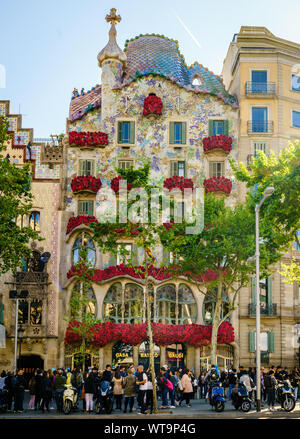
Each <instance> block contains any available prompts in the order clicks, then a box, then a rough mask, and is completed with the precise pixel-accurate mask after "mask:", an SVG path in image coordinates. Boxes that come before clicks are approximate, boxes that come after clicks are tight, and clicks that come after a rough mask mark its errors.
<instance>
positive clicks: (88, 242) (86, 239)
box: [72, 233, 96, 267]
mask: <svg viewBox="0 0 300 439" xmlns="http://www.w3.org/2000/svg"><path fill="white" fill-rule="evenodd" d="M82 245H84V246H85V247H86V248H87V251H88V253H87V257H88V262H89V265H90V267H95V263H96V250H95V245H94V243H93V240H92V239H91V237H90V236H89V235H88V234H87V233H81V234H80V235H78V237H77V239H76V240H75V242H74V244H73V247H72V264H77V263H78V262H79V250H80V247H81V246H82Z"/></svg>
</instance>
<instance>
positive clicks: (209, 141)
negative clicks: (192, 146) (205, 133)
mask: <svg viewBox="0 0 300 439" xmlns="http://www.w3.org/2000/svg"><path fill="white" fill-rule="evenodd" d="M202 143H203V151H204V152H207V151H211V150H212V149H223V151H225V152H230V151H231V150H232V138H231V137H228V136H224V134H220V135H218V136H209V137H205V138H204V139H203V140H202Z"/></svg>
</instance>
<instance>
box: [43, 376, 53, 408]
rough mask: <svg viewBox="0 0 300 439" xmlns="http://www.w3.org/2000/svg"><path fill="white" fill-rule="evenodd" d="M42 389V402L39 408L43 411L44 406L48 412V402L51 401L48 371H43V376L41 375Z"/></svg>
mask: <svg viewBox="0 0 300 439" xmlns="http://www.w3.org/2000/svg"><path fill="white" fill-rule="evenodd" d="M41 384H42V386H41V387H42V391H41V397H42V402H41V406H40V409H41V411H42V412H44V407H46V410H47V412H49V411H50V410H49V403H50V401H51V397H52V383H51V379H50V373H49V371H48V372H44V374H43V376H42V383H41Z"/></svg>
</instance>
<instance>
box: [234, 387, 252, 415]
mask: <svg viewBox="0 0 300 439" xmlns="http://www.w3.org/2000/svg"><path fill="white" fill-rule="evenodd" d="M231 402H232V405H233V406H234V408H235V409H236V410H238V409H241V410H242V411H243V412H244V413H247V412H249V410H250V409H251V399H250V398H249V393H248V390H247V387H246V386H245V385H244V384H239V386H238V388H237V389H232V393H231Z"/></svg>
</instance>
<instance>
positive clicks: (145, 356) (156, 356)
mask: <svg viewBox="0 0 300 439" xmlns="http://www.w3.org/2000/svg"><path fill="white" fill-rule="evenodd" d="M140 357H141V358H149V357H150V353H149V352H148V353H147V352H146V353H145V352H142V353H140ZM158 357H159V354H158V353H157V352H154V358H158Z"/></svg>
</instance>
